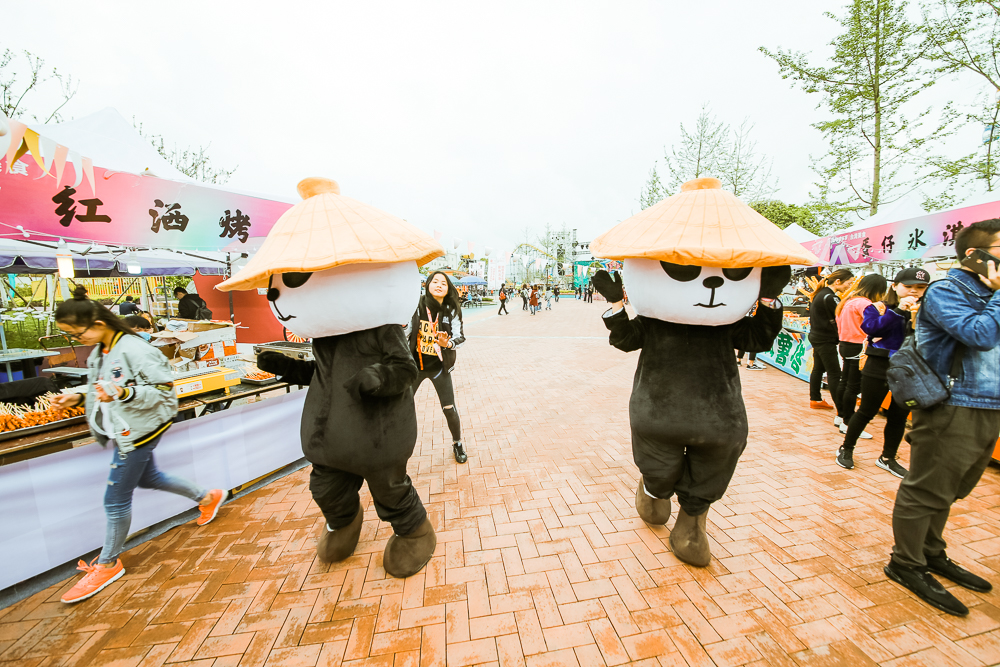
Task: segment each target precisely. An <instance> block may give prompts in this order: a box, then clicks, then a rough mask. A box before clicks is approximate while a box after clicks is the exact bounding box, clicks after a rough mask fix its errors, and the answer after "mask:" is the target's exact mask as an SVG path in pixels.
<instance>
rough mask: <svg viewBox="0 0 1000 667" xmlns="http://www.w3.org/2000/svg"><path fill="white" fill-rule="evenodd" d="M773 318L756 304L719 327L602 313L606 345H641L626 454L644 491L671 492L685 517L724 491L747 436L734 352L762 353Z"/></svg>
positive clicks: (777, 319) (770, 339)
mask: <svg viewBox="0 0 1000 667" xmlns="http://www.w3.org/2000/svg"><path fill="white" fill-rule="evenodd" d="M595 282H596V281H595ZM781 321H782V311H781V308H770V307H768V306H764V305H761V304H758V306H757V311H756V313H755V314H754V315H753V316H752V317H744V318H743V319H741V320H739V321H737V322H735V323H733V324H728V325H721V326H702V325H693V324H677V323H673V322H664V321H662V320H657V319H653V318H649V317H643V316H641V315H640V316H638V317H636V318H635V319H629V317H628V314H627V313H626V312H625V310H624V309H622V310H621V311H619V312H617V313H615V314H614V315H610V316H607V317H605V318H604V323H605V325H606V326H607V328H608V329H609V330H610V331H611V334H610V338H609V342H610V343H611V344H612V345H614V346H615V347H617V348H618V349H619V350H622V351H624V352H631V351H634V350H638V349H640V348H641V349H642V352H641V353H640V354H639V365H638V367H637V368H636V372H635V380H634V381H633V384H632V397H631V400H630V401H629V420H630V423H631V428H632V455H633V458H634V459H635V464H636V466H638V468H639V471H640V472H641V473H642V476H643V481H644V484H645V486H646V489H647V490H648V491H649V492H650V493H651V494H653V495H654V496H656V497H658V498H670V496H671V495H673V494H677V499H678V502H679V503H680V505H681V508H682V509H683V510H684V511H685V512H687V513H688V514H689V515H690V516H697V515H700V514H703V513H704V512H705V511H706V510H707V509H708V506H709V505H711V504H712V503H713V502H715V501H716V500H719V499H720V498H721V497H722V496H723V495H724V494H725V492H726V488H727V487H728V486H729V482H730V480H731V479H732V477H733V473H734V471H735V470H736V464H737V462H738V461H739V458H740V455H741V454H742V453H743V450H744V449H745V448H746V444H747V433H748V426H747V414H746V407H745V406H744V403H743V392H742V387H741V384H740V376H739V371H738V369H739V366H738V364H737V362H736V360H735V352H734V349H741V350H746V351H748V352H766V351H768V350H770V349H771V346H772V344H773V343H774V339H775V337H776V336H777V335H778V332H779V331H780V329H781Z"/></svg>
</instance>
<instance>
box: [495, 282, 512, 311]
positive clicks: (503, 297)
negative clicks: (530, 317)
mask: <svg viewBox="0 0 1000 667" xmlns="http://www.w3.org/2000/svg"><path fill="white" fill-rule="evenodd" d="M497 299H499V300H500V310H498V311H497V315H503V314H504V313H507V314H508V315H510V311H509V310H507V290H506V289H504V288H503V286H501V287H500V293H499V294H497Z"/></svg>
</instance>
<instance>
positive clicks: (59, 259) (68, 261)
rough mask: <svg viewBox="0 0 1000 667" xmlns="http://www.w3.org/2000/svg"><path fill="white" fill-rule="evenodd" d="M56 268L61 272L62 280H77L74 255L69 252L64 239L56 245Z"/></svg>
mask: <svg viewBox="0 0 1000 667" xmlns="http://www.w3.org/2000/svg"><path fill="white" fill-rule="evenodd" d="M56 268H57V269H58V270H59V277H60V278H75V277H76V269H75V268H74V267H73V253H71V252H70V251H69V246H68V245H66V242H65V241H63V240H62V239H59V243H58V244H56Z"/></svg>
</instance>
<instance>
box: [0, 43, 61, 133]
mask: <svg viewBox="0 0 1000 667" xmlns="http://www.w3.org/2000/svg"><path fill="white" fill-rule="evenodd" d="M78 87H79V86H78V84H77V82H76V81H75V80H74V79H73V77H71V76H67V75H64V74H62V73H60V72H59V70H57V69H56V68H54V67H53V68H52V69H49V68H47V67H45V61H44V60H42V59H41V58H39V57H38V56H36V55H35V54H33V53H31V52H30V51H21V52H20V53H16V52H14V51H11V50H10V49H5V50H4V52H3V54H0V112H2V113H3V114H4V115H5V116H7V117H8V118H30V119H31V120H33V121H35V122H36V123H52V122H56V123H58V122H61V121H62V119H63V118H62V115H61V112H62V109H63V107H65V106H66V105H67V104H69V102H70V100H72V99H73V97H75V96H76V91H77V88H78ZM42 100H44V101H42ZM43 108H44V109H46V110H44V111H43V110H42V109H43Z"/></svg>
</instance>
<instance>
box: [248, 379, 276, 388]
mask: <svg viewBox="0 0 1000 667" xmlns="http://www.w3.org/2000/svg"><path fill="white" fill-rule="evenodd" d="M277 381H278V378H276V377H273V378H266V379H264V380H251V379H250V378H240V382H242V383H243V384H254V385H257V386H258V387H262V386H264V385H265V384H274V383H275V382H277Z"/></svg>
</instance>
